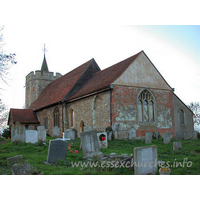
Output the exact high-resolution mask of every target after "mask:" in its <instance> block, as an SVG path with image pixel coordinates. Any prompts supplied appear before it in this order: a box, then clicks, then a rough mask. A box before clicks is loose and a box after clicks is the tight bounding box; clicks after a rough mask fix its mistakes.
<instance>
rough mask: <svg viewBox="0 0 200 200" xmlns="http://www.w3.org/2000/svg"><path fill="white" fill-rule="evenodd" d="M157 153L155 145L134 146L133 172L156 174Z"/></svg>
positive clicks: (136, 173) (137, 173)
mask: <svg viewBox="0 0 200 200" xmlns="http://www.w3.org/2000/svg"><path fill="white" fill-rule="evenodd" d="M157 159H158V153H157V146H155V145H154V146H153V145H152V146H145V147H137V148H134V174H135V175H143V174H144V175H145V174H156V173H157V171H158V165H157Z"/></svg>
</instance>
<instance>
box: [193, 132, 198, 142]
mask: <svg viewBox="0 0 200 200" xmlns="http://www.w3.org/2000/svg"><path fill="white" fill-rule="evenodd" d="M192 139H193V140H197V139H198V134H197V131H193V132H192Z"/></svg>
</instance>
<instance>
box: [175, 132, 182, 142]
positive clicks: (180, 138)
mask: <svg viewBox="0 0 200 200" xmlns="http://www.w3.org/2000/svg"><path fill="white" fill-rule="evenodd" d="M176 139H178V140H182V139H183V132H182V131H177V132H176Z"/></svg>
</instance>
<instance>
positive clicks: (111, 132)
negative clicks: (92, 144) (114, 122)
mask: <svg viewBox="0 0 200 200" xmlns="http://www.w3.org/2000/svg"><path fill="white" fill-rule="evenodd" d="M107 134H108V140H112V134H113V131H108V132H107Z"/></svg>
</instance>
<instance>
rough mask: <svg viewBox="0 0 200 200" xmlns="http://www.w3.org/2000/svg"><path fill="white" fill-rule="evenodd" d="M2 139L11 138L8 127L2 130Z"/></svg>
mask: <svg viewBox="0 0 200 200" xmlns="http://www.w3.org/2000/svg"><path fill="white" fill-rule="evenodd" d="M2 137H4V138H9V137H11V130H10V127H9V128H7V129H4V130H3V134H2Z"/></svg>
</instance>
